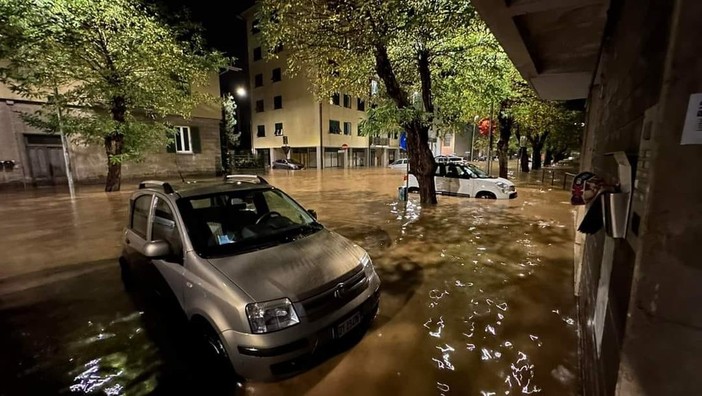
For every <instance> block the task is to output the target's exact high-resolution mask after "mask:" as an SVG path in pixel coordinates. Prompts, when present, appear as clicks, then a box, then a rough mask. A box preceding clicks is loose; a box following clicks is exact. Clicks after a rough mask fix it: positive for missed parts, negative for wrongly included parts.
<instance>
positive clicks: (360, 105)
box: [356, 98, 366, 111]
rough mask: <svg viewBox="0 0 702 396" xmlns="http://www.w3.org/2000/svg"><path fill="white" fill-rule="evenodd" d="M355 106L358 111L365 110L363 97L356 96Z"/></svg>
mask: <svg viewBox="0 0 702 396" xmlns="http://www.w3.org/2000/svg"><path fill="white" fill-rule="evenodd" d="M356 108H357V109H358V111H366V102H365V101H364V100H363V99H361V98H358V99H357V100H356Z"/></svg>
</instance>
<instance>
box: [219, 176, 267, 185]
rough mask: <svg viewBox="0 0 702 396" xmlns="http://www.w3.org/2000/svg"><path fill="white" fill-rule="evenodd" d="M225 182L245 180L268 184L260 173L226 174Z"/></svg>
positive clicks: (245, 181) (246, 181)
mask: <svg viewBox="0 0 702 396" xmlns="http://www.w3.org/2000/svg"><path fill="white" fill-rule="evenodd" d="M224 181H225V182H244V183H254V184H268V181H267V180H266V179H264V178H262V177H261V176H258V175H225V176H224Z"/></svg>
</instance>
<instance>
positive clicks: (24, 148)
mask: <svg viewBox="0 0 702 396" xmlns="http://www.w3.org/2000/svg"><path fill="white" fill-rule="evenodd" d="M200 89H201V90H202V91H204V92H206V93H208V94H210V95H212V96H214V97H219V78H218V76H217V74H213V75H212V77H211V79H210V82H209V84H208V85H207V86H205V87H202V88H200ZM41 105H42V102H41V101H37V100H32V99H28V98H25V97H22V96H19V95H17V94H15V93H14V92H12V91H10V89H9V88H8V87H7V86H5V85H3V84H0V187H2V186H37V185H61V184H64V183H66V180H67V179H66V168H65V161H64V156H63V151H62V145H61V138H60V136H59V135H58V134H50V133H46V132H45V131H42V130H39V129H36V128H34V127H32V126H30V125H28V124H26V123H25V122H24V121H23V119H22V113H33V112H35V111H36V110H38V109H39V108H40V106H41ZM221 114H222V113H221V109H220V107H219V106H218V105H217V104H216V103H214V104H206V105H201V106H199V107H197V108H196V109H195V110H194V111H193V114H192V117H191V118H189V119H183V118H176V117H173V118H171V119H170V120H169V121H170V122H171V123H172V124H173V125H176V126H177V127H178V131H179V133H178V136H177V137H176V138H177V139H176V140H177V142H176V144H175V145H173V146H171V147H166V146H164V147H156V148H153V150H152V151H151V152H149V153H147V154H146V155H145V157H144V159H143V160H142V161H140V162H127V163H125V164H123V165H122V177H123V178H124V179H140V178H147V177H161V178H169V177H179V175H180V174H182V175H214V174H215V173H216V172H217V171H218V170H220V168H221V149H220V137H219V129H220V120H221ZM68 141H69V145H68V152H69V160H70V163H71V170H72V174H73V178H74V180H75V181H76V182H79V183H98V182H101V181H104V179H105V176H106V174H107V164H106V162H107V157H106V154H105V149H104V147H103V146H101V145H94V144H89V145H84V144H79V143H78V139H76V138H69V139H68Z"/></svg>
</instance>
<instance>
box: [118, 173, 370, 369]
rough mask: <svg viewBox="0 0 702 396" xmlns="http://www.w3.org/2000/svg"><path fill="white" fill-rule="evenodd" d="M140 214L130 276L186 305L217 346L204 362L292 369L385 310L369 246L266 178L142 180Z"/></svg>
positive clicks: (124, 261) (125, 245)
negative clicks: (331, 226)
mask: <svg viewBox="0 0 702 396" xmlns="http://www.w3.org/2000/svg"><path fill="white" fill-rule="evenodd" d="M129 215H130V217H129V224H128V225H127V227H126V229H125V230H124V234H123V236H122V254H121V256H120V259H119V263H120V267H121V269H122V277H123V280H124V283H125V285H126V286H128V287H132V288H133V287H135V286H137V285H138V286H142V288H143V289H145V291H150V292H151V291H152V292H154V294H157V295H158V296H161V297H165V300H166V301H172V302H173V303H174V304H175V305H177V306H179V307H180V308H181V309H182V311H183V312H184V313H185V317H186V318H187V320H188V321H189V323H190V324H191V325H192V328H193V329H194V330H195V334H197V335H198V336H199V338H200V339H201V340H202V345H203V347H204V348H203V350H205V351H208V352H209V355H208V358H207V359H206V361H205V362H202V363H203V364H210V363H212V362H216V363H217V364H218V365H219V366H220V367H227V368H233V369H234V371H235V372H236V373H237V374H238V375H240V376H242V377H244V378H253V379H263V380H267V379H276V378H280V377H283V376H287V375H290V374H292V373H295V372H298V371H300V370H301V369H302V368H303V367H301V366H302V362H304V361H305V359H306V358H308V357H309V356H310V355H311V354H312V353H313V352H315V351H317V350H319V349H320V348H322V347H323V346H325V345H329V344H334V343H337V342H342V340H343V339H345V338H348V337H347V335H349V334H351V333H356V334H359V330H363V329H364V328H367V326H368V324H370V322H371V321H372V320H373V318H374V317H375V315H376V313H377V310H378V303H379V290H378V289H379V287H380V279H379V278H378V275H377V274H376V272H375V269H374V267H373V263H372V262H371V258H370V257H369V256H368V253H367V252H366V251H365V250H364V249H363V248H361V247H359V246H358V245H356V244H354V243H353V242H351V241H349V240H348V239H346V238H344V237H343V236H341V235H339V234H337V233H335V232H333V231H330V230H328V229H326V228H325V227H324V226H322V225H321V224H320V223H318V222H317V219H316V213H314V211H308V210H305V209H304V208H303V207H302V206H300V205H299V204H298V203H297V202H295V201H294V200H293V199H292V198H290V197H289V196H288V195H287V194H285V193H284V192H283V191H281V190H279V189H277V188H275V187H273V186H271V185H269V184H268V183H267V182H266V181H265V180H264V179H263V178H261V177H257V176H252V175H229V176H227V178H226V179H225V181H224V182H221V183H217V184H207V183H206V184H190V185H184V187H183V188H174V187H173V186H171V185H170V184H168V183H165V182H159V181H146V182H142V183H141V184H140V185H139V189H138V190H137V191H136V192H135V193H134V194H132V196H131V198H130V201H129Z"/></svg>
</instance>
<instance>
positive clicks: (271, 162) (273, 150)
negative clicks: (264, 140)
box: [268, 147, 276, 167]
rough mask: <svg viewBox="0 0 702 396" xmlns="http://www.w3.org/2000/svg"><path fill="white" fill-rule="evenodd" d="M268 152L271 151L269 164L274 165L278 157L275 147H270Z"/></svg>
mask: <svg viewBox="0 0 702 396" xmlns="http://www.w3.org/2000/svg"><path fill="white" fill-rule="evenodd" d="M268 153H269V156H270V164H268V165H270V166H271V167H273V161H275V160H276V158H275V149H274V148H273V147H271V148H269V149H268Z"/></svg>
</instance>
